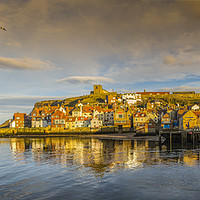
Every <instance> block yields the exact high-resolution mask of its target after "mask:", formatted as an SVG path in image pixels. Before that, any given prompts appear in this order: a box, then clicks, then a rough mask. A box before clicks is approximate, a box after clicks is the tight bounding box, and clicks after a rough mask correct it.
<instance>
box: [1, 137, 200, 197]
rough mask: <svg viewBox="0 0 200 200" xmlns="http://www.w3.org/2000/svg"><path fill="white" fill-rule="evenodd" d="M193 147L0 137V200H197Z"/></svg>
mask: <svg viewBox="0 0 200 200" xmlns="http://www.w3.org/2000/svg"><path fill="white" fill-rule="evenodd" d="M199 153H200V150H199V147H198V146H197V147H195V148H192V147H191V148H189V147H187V148H181V147H179V146H177V145H176V146H175V145H174V146H173V147H170V148H169V147H168V146H165V145H163V146H162V147H161V148H160V147H159V146H158V144H157V143H156V142H152V141H147V140H146V141H138V140H135V141H131V140H124V141H121V140H120V141H119V140H99V139H80V138H71V137H54V138H11V139H10V138H5V139H4V138H1V139H0V199H12V200H13V199H56V200H57V199H76V200H77V199H85V200H88V199H89V200H90V199H92V200H98V199H104V200H107V199H108V200H109V199H142V200H143V199H152V200H155V199H159V200H160V199H189V200H192V199H198V200H199V199H200V161H199Z"/></svg>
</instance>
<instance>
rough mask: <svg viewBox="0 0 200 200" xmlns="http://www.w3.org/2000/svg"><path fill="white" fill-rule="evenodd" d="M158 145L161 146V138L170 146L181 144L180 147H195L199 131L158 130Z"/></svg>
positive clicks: (198, 138)
mask: <svg viewBox="0 0 200 200" xmlns="http://www.w3.org/2000/svg"><path fill="white" fill-rule="evenodd" d="M158 134H159V144H161V143H162V142H161V138H162V137H165V138H166V141H168V142H169V144H170V146H172V144H173V143H179V144H180V143H181V145H182V147H184V146H187V144H191V145H193V147H195V146H196V144H198V143H199V142H200V130H190V129H187V130H173V129H169V130H166V129H163V130H159V133H158Z"/></svg>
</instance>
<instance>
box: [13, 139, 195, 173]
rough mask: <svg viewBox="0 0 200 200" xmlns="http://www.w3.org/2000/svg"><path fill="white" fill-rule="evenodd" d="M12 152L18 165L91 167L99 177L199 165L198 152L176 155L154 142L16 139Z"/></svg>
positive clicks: (181, 151) (174, 152)
mask: <svg viewBox="0 0 200 200" xmlns="http://www.w3.org/2000/svg"><path fill="white" fill-rule="evenodd" d="M10 148H11V151H12V155H13V157H14V159H15V160H16V161H26V160H27V159H32V160H33V161H34V162H35V163H37V164H38V165H42V164H50V165H61V166H62V167H70V166H78V167H87V168H90V169H91V170H92V171H94V172H95V173H96V174H97V175H103V174H104V173H109V172H112V171H115V170H117V169H122V168H138V169H139V168H144V167H146V166H148V167H149V166H152V165H170V163H173V164H174V163H178V164H185V165H187V166H193V165H197V164H199V150H198V149H195V150H194V149H181V148H180V147H179V146H177V148H176V149H174V150H173V151H169V150H168V149H169V147H168V146H165V145H163V146H162V147H161V148H160V147H159V146H158V144H157V143H155V142H153V141H148V140H144V141H138V140H133V141H132V140H124V141H123V140H121V141H119V140H99V139H92V138H91V139H82V138H74V137H53V138H52V137H51V138H12V139H10Z"/></svg>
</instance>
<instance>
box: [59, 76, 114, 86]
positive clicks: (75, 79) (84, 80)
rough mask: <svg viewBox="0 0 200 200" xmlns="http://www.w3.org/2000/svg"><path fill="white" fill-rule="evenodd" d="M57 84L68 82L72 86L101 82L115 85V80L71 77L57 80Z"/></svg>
mask: <svg viewBox="0 0 200 200" xmlns="http://www.w3.org/2000/svg"><path fill="white" fill-rule="evenodd" d="M57 82H66V83H70V84H82V83H84V84H95V83H99V82H109V83H113V82H114V79H111V78H105V77H91V76H69V77H66V78H63V79H59V80H57Z"/></svg>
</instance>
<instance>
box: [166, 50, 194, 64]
mask: <svg viewBox="0 0 200 200" xmlns="http://www.w3.org/2000/svg"><path fill="white" fill-rule="evenodd" d="M186 52H187V51H186ZM188 52H191V51H188ZM182 59H184V58H182ZM163 63H164V64H165V65H170V66H172V65H191V64H192V62H191V61H188V60H181V58H175V57H174V56H172V55H167V56H165V57H164V59H163Z"/></svg>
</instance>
